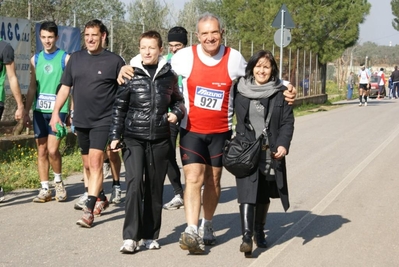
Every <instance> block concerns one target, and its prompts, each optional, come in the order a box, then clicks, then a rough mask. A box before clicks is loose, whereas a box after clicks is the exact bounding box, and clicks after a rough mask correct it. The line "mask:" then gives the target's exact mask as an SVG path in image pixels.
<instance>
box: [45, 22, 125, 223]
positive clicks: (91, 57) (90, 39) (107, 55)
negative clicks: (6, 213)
mask: <svg viewBox="0 0 399 267" xmlns="http://www.w3.org/2000/svg"><path fill="white" fill-rule="evenodd" d="M105 38H106V27H105V25H104V24H103V23H102V22H101V21H99V20H96V19H95V20H91V21H89V22H87V23H86V25H85V27H84V40H85V46H86V49H82V50H80V51H78V52H75V53H73V54H72V55H71V57H70V59H69V62H68V65H67V67H66V69H65V71H64V74H63V76H62V78H61V83H62V86H61V88H60V90H59V92H58V95H57V99H56V103H55V108H54V112H53V115H52V118H51V121H50V125H51V128H52V130H53V131H56V123H61V122H62V121H61V120H60V118H59V116H58V112H59V110H60V109H61V107H62V105H63V104H64V103H65V101H66V99H67V98H68V95H69V92H70V89H71V87H72V86H73V91H72V97H73V101H74V117H73V123H74V126H75V131H76V133H77V139H78V144H79V148H80V150H81V154H82V160H83V166H84V168H85V169H86V170H85V171H86V174H87V176H88V180H89V184H88V198H87V201H86V206H85V207H84V208H83V215H82V217H81V219H79V220H78V221H77V222H76V223H77V224H78V225H80V226H82V227H88V228H89V227H92V225H93V222H94V216H99V215H101V212H102V211H103V210H105V209H106V208H107V207H108V205H109V202H108V199H107V197H106V196H105V194H104V190H103V161H104V150H105V149H106V146H107V143H108V133H109V127H110V125H111V117H112V106H113V104H114V100H115V96H116V92H117V89H118V83H117V81H116V79H117V75H118V73H119V71H120V69H121V67H122V66H123V65H124V64H125V63H124V61H123V59H122V58H121V57H120V56H118V55H116V54H114V53H112V52H110V51H108V50H106V49H104V47H103V42H104V41H105Z"/></svg>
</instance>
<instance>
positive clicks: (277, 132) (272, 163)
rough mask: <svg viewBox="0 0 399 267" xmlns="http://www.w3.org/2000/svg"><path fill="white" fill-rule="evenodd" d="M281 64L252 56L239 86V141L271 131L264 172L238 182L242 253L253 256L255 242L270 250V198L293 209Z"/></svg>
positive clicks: (290, 119) (289, 123) (288, 109)
mask: <svg viewBox="0 0 399 267" xmlns="http://www.w3.org/2000/svg"><path fill="white" fill-rule="evenodd" d="M278 72H279V71H278V67H277V63H276V61H275V59H274V57H273V55H272V53H271V52H270V51H264V50H261V51H259V52H257V53H256V54H255V55H254V56H252V57H251V58H250V60H249V62H248V65H247V67H246V70H245V76H244V77H242V78H240V79H239V81H238V82H237V85H236V96H235V102H234V104H235V113H236V117H237V125H236V138H239V139H245V140H248V141H254V140H256V139H257V137H258V136H259V135H260V134H261V133H262V131H263V130H264V129H265V121H266V118H267V116H268V114H269V113H270V112H271V116H270V122H269V124H268V127H266V128H267V130H266V135H265V138H264V139H263V141H262V150H261V157H260V162H259V166H258V170H257V171H256V172H255V173H253V174H251V175H250V176H248V177H244V178H236V183H237V192H238V203H240V216H241V226H242V235H243V238H242V243H241V245H240V251H241V252H244V253H245V256H246V257H251V255H252V238H253V239H254V241H255V243H256V245H257V246H258V247H262V248H264V247H266V240H265V234H264V232H263V228H264V225H265V223H266V214H267V211H268V209H269V205H270V198H280V199H281V203H282V204H283V207H284V210H285V211H287V209H288V208H289V205H290V204H289V200H288V188H287V172H286V164H285V156H286V155H287V154H288V151H289V147H290V143H291V139H292V136H293V132H294V115H293V111H292V106H289V105H288V103H287V102H286V101H285V100H284V96H283V91H284V90H285V89H286V87H285V86H284V85H283V84H282V83H281V81H280V80H279V78H278Z"/></svg>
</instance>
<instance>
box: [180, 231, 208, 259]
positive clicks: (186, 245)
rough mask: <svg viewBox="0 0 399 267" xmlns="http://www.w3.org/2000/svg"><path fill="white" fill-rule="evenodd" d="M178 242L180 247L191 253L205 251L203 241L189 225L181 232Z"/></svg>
mask: <svg viewBox="0 0 399 267" xmlns="http://www.w3.org/2000/svg"><path fill="white" fill-rule="evenodd" d="M179 244H180V248H181V249H183V250H188V251H189V252H190V253H191V254H203V253H204V252H205V245H204V241H203V240H202V238H201V237H200V236H199V235H198V234H197V233H196V232H195V230H194V229H193V228H192V227H190V226H188V227H187V228H186V230H185V231H184V232H183V233H181V235H180V239H179Z"/></svg>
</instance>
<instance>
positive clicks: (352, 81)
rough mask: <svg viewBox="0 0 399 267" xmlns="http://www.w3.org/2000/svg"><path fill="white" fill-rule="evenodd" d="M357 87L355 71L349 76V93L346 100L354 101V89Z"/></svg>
mask: <svg viewBox="0 0 399 267" xmlns="http://www.w3.org/2000/svg"><path fill="white" fill-rule="evenodd" d="M354 87H355V76H354V73H353V71H351V72H350V74H349V76H348V82H347V88H348V92H347V94H346V100H351V99H352V94H353V88H354Z"/></svg>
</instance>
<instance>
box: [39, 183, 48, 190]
mask: <svg viewBox="0 0 399 267" xmlns="http://www.w3.org/2000/svg"><path fill="white" fill-rule="evenodd" d="M40 184H41V185H42V188H43V189H47V190H48V189H49V186H48V181H44V182H40Z"/></svg>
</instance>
